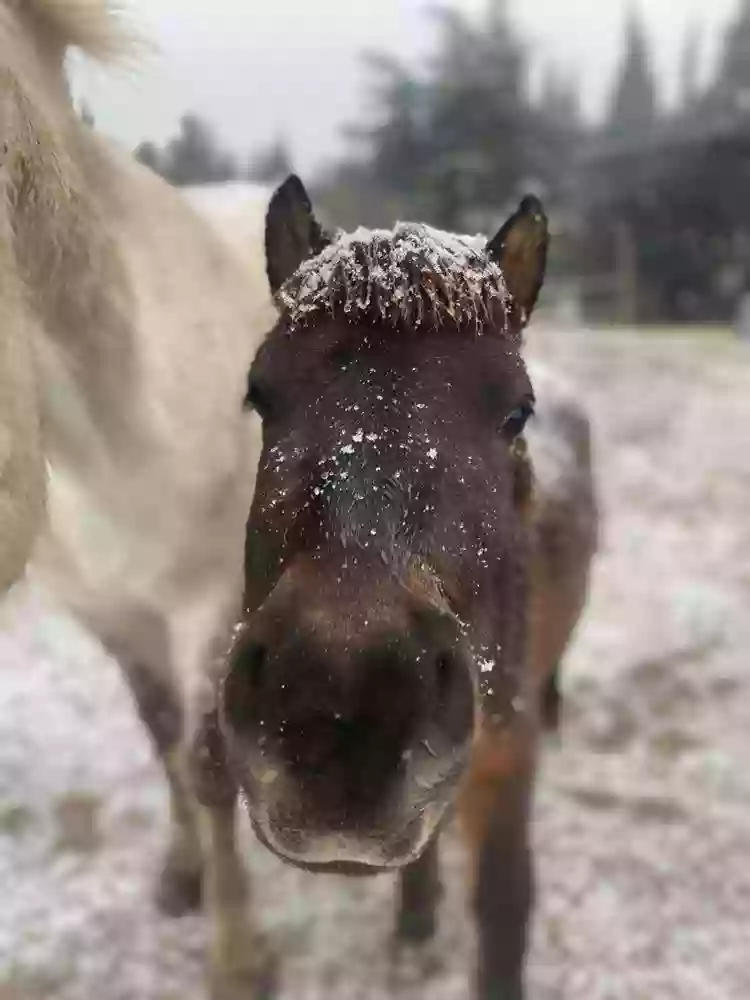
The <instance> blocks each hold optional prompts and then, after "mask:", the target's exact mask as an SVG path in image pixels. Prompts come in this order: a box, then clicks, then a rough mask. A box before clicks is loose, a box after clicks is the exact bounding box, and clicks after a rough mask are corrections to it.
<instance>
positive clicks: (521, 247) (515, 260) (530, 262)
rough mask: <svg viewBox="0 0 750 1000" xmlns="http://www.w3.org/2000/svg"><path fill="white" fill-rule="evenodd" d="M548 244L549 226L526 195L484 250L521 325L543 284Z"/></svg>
mask: <svg viewBox="0 0 750 1000" xmlns="http://www.w3.org/2000/svg"><path fill="white" fill-rule="evenodd" d="M548 245H549V226H548V223H547V216H546V215H545V213H544V208H543V207H542V203H541V201H539V199H538V198H535V197H534V196H533V195H527V196H526V197H525V198H524V199H523V201H522V202H521V204H520V205H519V207H518V210H517V211H516V212H515V214H514V215H512V216H511V217H510V218H509V219H508V221H507V222H506V223H505V225H504V226H502V227H501V228H500V229H499V230H498V232H497V235H496V236H493V238H492V239H491V240H490V241H489V243H488V244H487V247H486V252H487V254H488V255H489V256H490V257H491V258H492V259H493V260H494V261H495V262H496V263H497V264H498V265H499V266H500V269H501V270H502V272H503V277H504V278H505V285H506V287H507V289H508V291H509V292H510V294H511V296H512V297H513V301H514V303H515V304H516V306H517V307H518V309H519V311H520V314H521V324H522V326H525V325H526V323H527V322H528V320H529V317H530V316H531V313H532V311H533V309H534V306H535V305H536V300H537V297H538V295H539V291H540V289H541V287H542V282H543V281H544V272H545V269H546V266H547V247H548Z"/></svg>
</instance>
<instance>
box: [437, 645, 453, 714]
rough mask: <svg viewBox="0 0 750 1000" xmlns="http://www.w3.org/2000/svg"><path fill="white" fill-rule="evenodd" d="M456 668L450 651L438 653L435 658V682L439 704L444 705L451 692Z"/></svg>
mask: <svg viewBox="0 0 750 1000" xmlns="http://www.w3.org/2000/svg"><path fill="white" fill-rule="evenodd" d="M454 670H455V663H454V662H453V660H452V658H451V655H450V653H438V655H437V658H436V660H435V682H436V691H437V702H438V705H444V704H445V702H446V700H447V698H448V695H449V694H450V689H451V685H452V680H453V673H454Z"/></svg>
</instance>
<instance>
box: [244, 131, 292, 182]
mask: <svg viewBox="0 0 750 1000" xmlns="http://www.w3.org/2000/svg"><path fill="white" fill-rule="evenodd" d="M293 173H294V166H293V164H292V157H291V154H290V152H289V147H288V146H287V144H286V142H285V141H284V140H283V139H276V141H275V142H272V143H271V145H270V146H268V147H267V148H266V149H263V150H261V151H260V153H258V155H257V156H255V157H254V158H253V159H252V160H251V161H250V163H249V165H248V168H247V179H248V180H249V181H253V182H254V183H256V184H276V183H278V182H280V181H283V180H285V179H286V178H287V177H288V176H289V174H293Z"/></svg>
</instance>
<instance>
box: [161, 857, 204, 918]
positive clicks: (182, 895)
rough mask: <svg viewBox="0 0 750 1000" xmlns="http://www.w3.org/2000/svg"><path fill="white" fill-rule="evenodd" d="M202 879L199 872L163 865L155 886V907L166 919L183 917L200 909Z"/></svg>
mask: <svg viewBox="0 0 750 1000" xmlns="http://www.w3.org/2000/svg"><path fill="white" fill-rule="evenodd" d="M202 897H203V877H202V873H201V872H200V871H186V870H185V869H179V868H174V867H171V866H170V865H169V864H167V865H165V866H164V868H163V869H162V871H161V874H160V876H159V881H158V883H157V885H156V893H155V898H156V905H157V907H158V909H159V910H160V911H161V912H162V913H163V914H164V915H165V916H167V917H184V916H185V915H186V914H188V913H194V912H195V911H196V910H199V909H200V908H201V902H202Z"/></svg>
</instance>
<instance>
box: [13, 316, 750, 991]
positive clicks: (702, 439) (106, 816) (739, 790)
mask: <svg viewBox="0 0 750 1000" xmlns="http://www.w3.org/2000/svg"><path fill="white" fill-rule="evenodd" d="M529 340H530V353H531V354H532V355H534V356H537V357H539V358H544V359H547V360H550V361H552V362H554V363H555V364H557V365H559V367H560V368H561V370H562V371H564V372H565V373H566V374H567V375H568V376H569V377H570V378H572V379H573V381H574V383H575V384H577V385H578V386H579V388H580V391H581V395H582V398H584V399H585V400H586V401H587V402H588V404H589V405H590V407H591V410H592V414H593V418H594V421H595V435H596V458H597V461H598V475H599V480H600V490H601V494H602V501H603V508H604V517H605V525H604V537H603V542H602V551H601V554H600V556H599V559H598V562H597V567H596V572H595V578H594V584H593V593H592V599H591V603H590V607H589V610H588V613H587V617H586V620H585V622H584V624H583V626H582V628H581V629H580V632H579V634H578V637H577V641H576V644H575V646H574V648H573V649H572V650H571V652H570V655H569V658H568V662H567V669H566V674H565V685H564V686H565V693H566V698H567V702H566V715H565V722H564V728H563V732H562V737H561V739H560V740H559V741H557V742H551V743H550V744H549V745H548V747H547V751H546V756H545V761H544V767H543V774H542V778H541V781H540V786H539V794H538V804H537V813H536V825H535V838H536V842H537V845H538V862H539V883H540V902H539V908H538V910H537V916H536V923H535V933H534V945H533V950H532V955H531V960H530V973H529V982H530V1000H581V998H586V1000H747V998H748V997H750V960H749V955H750V861H749V860H748V859H749V858H750V767H749V766H748V760H750V671H749V670H748V653H747V651H748V649H750V614H748V612H749V611H750V515H749V514H748V501H749V500H750V348H748V347H747V346H745V347H744V348H743V347H742V346H740V345H737V344H735V343H733V342H732V341H731V340H729V339H727V338H723V337H721V338H720V337H712V336H710V335H708V334H706V335H703V336H700V335H697V336H696V335H690V336H686V337H681V336H679V335H670V336H668V337H657V336H653V335H652V336H649V337H628V336H626V335H623V334H621V333H618V334H613V333H607V334H604V333H601V334H597V333H590V334H577V335H575V336H573V335H568V334H564V335H563V334H560V333H558V334H555V333H554V332H553V331H541V330H532V331H531V333H530V337H529ZM0 630H1V631H0V667H1V669H2V683H0V886H2V895H3V903H2V905H0V1000H53V998H54V1000H199V998H202V997H203V996H204V992H203V987H202V970H203V960H202V949H203V945H204V941H205V937H206V927H205V925H204V923H203V921H202V919H201V918H200V917H190V918H186V919H183V920H181V921H177V922H170V921H169V920H167V919H164V918H161V917H159V916H158V915H157V914H156V912H155V910H154V909H153V907H152V904H151V889H152V878H153V876H154V873H155V871H156V869H157V867H158V864H159V861H160V854H161V848H162V846H163V843H164V837H165V831H166V796H165V792H164V788H163V785H162V781H161V777H160V773H159V770H158V768H157V766H156V764H155V763H154V762H153V761H152V759H151V756H150V750H149V745H148V742H147V739H146V736H145V734H144V733H143V732H142V731H141V728H140V726H139V724H138V723H137V722H136V719H135V715H134V712H133V710H132V708H131V704H130V701H129V696H128V694H127V693H126V691H125V690H124V688H123V686H122V684H121V682H120V679H119V676H118V673H117V670H116V668H115V667H114V665H113V664H112V663H111V662H109V661H108V660H107V659H106V658H105V657H104V656H103V655H102V653H101V652H100V651H99V650H98V649H97V647H96V646H95V645H94V644H93V643H92V642H91V641H90V640H88V639H87V638H86V637H85V636H83V635H82V634H80V633H79V631H78V630H77V629H76V628H75V627H74V626H73V625H72V624H70V623H69V622H67V621H66V620H65V619H63V618H61V617H59V616H55V615H52V614H50V613H44V611H43V609H42V607H41V605H40V601H39V599H38V597H35V596H34V595H26V594H23V593H18V594H16V595H15V596H14V597H13V598H12V599H11V600H10V601H9V602H8V604H7V605H6V606H5V607H4V609H3V610H2V621H1V622H0ZM247 842H248V849H247V856H248V862H249V866H250V868H251V870H252V872H253V875H254V878H255V884H256V893H257V900H258V905H259V907H260V910H261V912H262V917H263V920H264V922H265V924H266V926H267V927H268V928H269V929H270V930H271V932H272V933H273V934H274V935H275V937H276V939H277V942H278V943H279V945H280V946H281V948H282V949H283V952H284V955H285V966H284V970H283V974H284V985H283V994H282V996H283V1000H307V998H309V1000H380V998H385V997H390V996H399V997H406V998H408V1000H427V998H428V997H429V998H430V1000H469V992H468V988H467V975H468V969H469V967H470V963H471V950H472V923H471V921H470V920H469V919H468V918H467V915H466V910H465V908H464V903H463V897H462V887H463V883H462V864H463V854H462V850H461V845H460V843H459V841H458V839H457V838H456V837H455V836H448V837H446V838H445V843H444V845H443V848H444V849H443V858H444V875H445V881H446V884H447V890H448V891H447V895H446V899H445V901H444V904H443V910H442V917H441V929H440V934H439V938H438V941H437V946H436V948H435V949H434V955H433V958H434V962H433V963H432V964H431V970H432V974H431V978H429V979H428V980H426V981H424V982H422V983H418V984H416V985H414V984H411V983H409V982H408V981H406V980H405V979H404V977H403V975H402V976H400V977H399V978H398V979H396V980H394V977H393V974H392V969H391V966H390V965H389V962H388V960H387V954H388V950H387V946H388V937H389V933H390V927H391V917H392V906H393V904H392V890H393V884H392V879H391V878H390V877H383V878H381V879H376V880H364V881H356V880H353V881H347V880H344V879H337V878H334V877H322V876H321V877H315V876H306V875H302V874H300V873H297V872H295V871H293V870H291V869H288V868H285V867H284V866H282V865H281V864H280V863H279V862H277V861H276V860H275V859H274V858H273V857H272V856H271V855H270V854H269V853H268V852H266V851H264V850H263V849H262V848H260V847H258V846H257V845H254V844H253V843H252V841H251V839H250V837H249V835H248V841H247Z"/></svg>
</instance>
